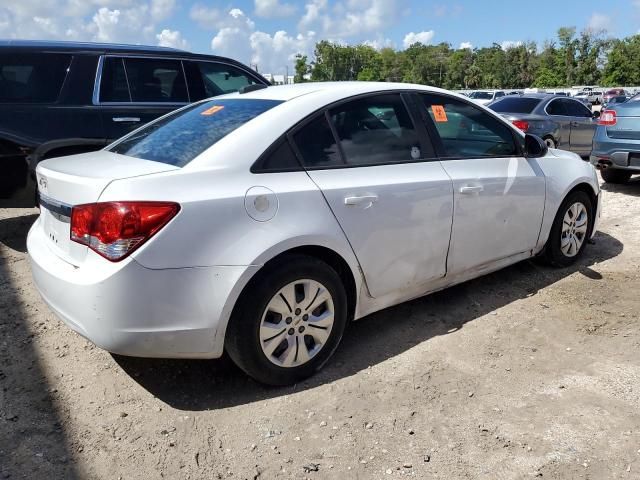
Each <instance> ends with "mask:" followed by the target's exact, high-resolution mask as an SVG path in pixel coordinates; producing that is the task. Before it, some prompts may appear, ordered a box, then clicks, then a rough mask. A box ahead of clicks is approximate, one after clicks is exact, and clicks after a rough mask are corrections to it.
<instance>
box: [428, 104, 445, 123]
mask: <svg viewBox="0 0 640 480" xmlns="http://www.w3.org/2000/svg"><path fill="white" fill-rule="evenodd" d="M431 111H432V112H433V118H434V119H435V121H436V122H448V121H449V120H448V119H447V112H445V111H444V107H443V106H442V105H431Z"/></svg>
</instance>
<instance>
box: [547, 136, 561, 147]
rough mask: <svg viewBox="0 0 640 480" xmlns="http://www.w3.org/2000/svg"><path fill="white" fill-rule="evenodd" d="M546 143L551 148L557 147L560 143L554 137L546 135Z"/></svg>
mask: <svg viewBox="0 0 640 480" xmlns="http://www.w3.org/2000/svg"><path fill="white" fill-rule="evenodd" d="M544 143H546V144H547V147H549V148H556V147H557V146H558V144H557V143H556V141H555V140H554V139H553V137H545V138H544Z"/></svg>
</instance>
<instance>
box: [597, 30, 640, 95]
mask: <svg viewBox="0 0 640 480" xmlns="http://www.w3.org/2000/svg"><path fill="white" fill-rule="evenodd" d="M638 58H640V35H634V36H632V37H628V38H625V39H623V40H616V41H614V42H613V43H612V46H611V50H610V52H609V55H608V56H607V65H606V67H605V68H604V75H603V81H604V83H605V84H606V85H612V86H626V85H640V64H639V63H638Z"/></svg>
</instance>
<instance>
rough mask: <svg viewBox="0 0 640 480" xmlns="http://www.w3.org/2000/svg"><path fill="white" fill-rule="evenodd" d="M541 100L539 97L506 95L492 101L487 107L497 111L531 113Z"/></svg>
mask: <svg viewBox="0 0 640 480" xmlns="http://www.w3.org/2000/svg"><path fill="white" fill-rule="evenodd" d="M541 101H542V100H541V99H539V98H526V97H524V98H523V97H506V98H502V99H500V100H498V101H496V102H493V103H492V104H491V105H490V106H489V108H490V109H491V110H494V111H496V112H499V113H531V112H533V110H534V109H535V108H536V107H537V106H538V104H539V103H540V102H541Z"/></svg>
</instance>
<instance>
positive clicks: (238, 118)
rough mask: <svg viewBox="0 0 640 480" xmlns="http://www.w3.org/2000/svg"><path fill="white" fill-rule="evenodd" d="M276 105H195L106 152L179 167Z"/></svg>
mask: <svg viewBox="0 0 640 480" xmlns="http://www.w3.org/2000/svg"><path fill="white" fill-rule="evenodd" d="M280 103H282V102H281V101H279V100H256V99H246V100H240V99H219V100H209V101H207V102H204V103H197V104H194V105H191V106H189V107H187V108H185V109H183V110H180V111H178V112H176V113H174V114H172V115H169V116H168V117H165V118H163V119H162V120H159V121H157V122H154V123H151V124H149V125H147V126H146V127H143V128H142V129H141V130H139V131H137V132H135V133H134V134H133V135H131V136H129V137H125V138H124V139H123V140H122V141H121V142H119V143H116V144H115V145H114V146H112V147H111V148H110V149H109V150H110V151H112V152H114V153H119V154H121V155H128V156H130V157H136V158H142V159H144V160H153V161H154V162H162V163H168V164H169V165H175V166H177V167H183V166H185V165H186V164H187V163H189V162H190V161H191V160H193V159H194V158H196V157H197V156H198V155H200V154H201V153H202V152H204V151H205V150H206V149H207V148H209V147H210V146H212V145H213V144H214V143H216V142H217V141H219V140H220V139H222V138H224V137H225V136H226V135H228V134H229V133H231V132H233V131H234V130H235V129H236V128H238V127H241V126H242V125H244V124H245V123H247V122H248V121H249V120H251V119H253V118H255V117H257V116H258V115H260V114H262V113H264V112H266V111H267V110H269V109H271V108H273V107H275V106H276V105H278V104H280Z"/></svg>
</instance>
